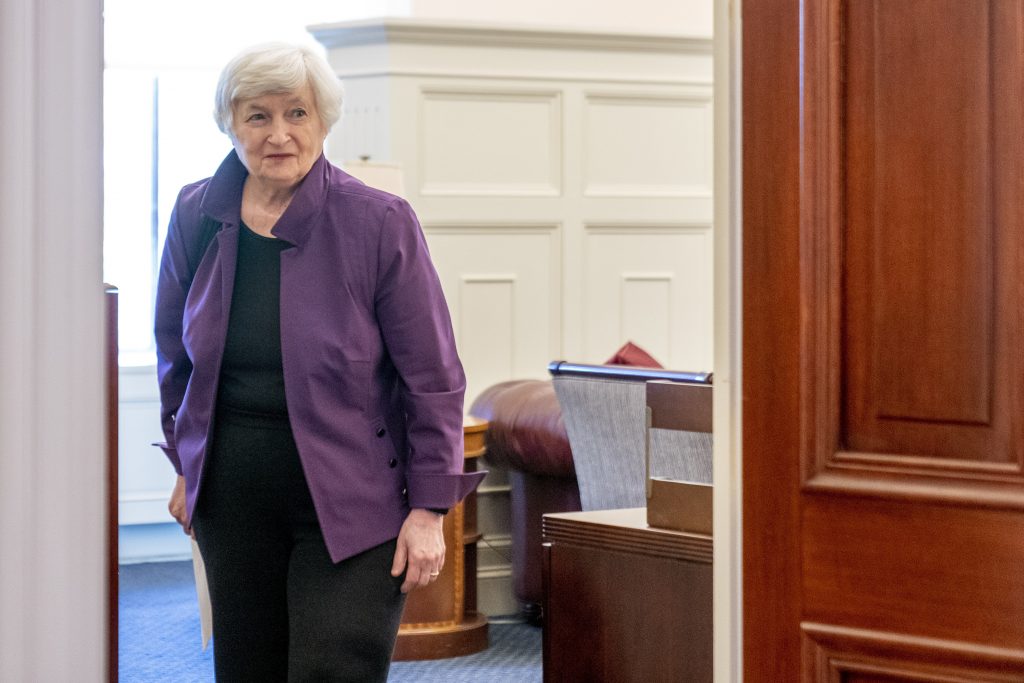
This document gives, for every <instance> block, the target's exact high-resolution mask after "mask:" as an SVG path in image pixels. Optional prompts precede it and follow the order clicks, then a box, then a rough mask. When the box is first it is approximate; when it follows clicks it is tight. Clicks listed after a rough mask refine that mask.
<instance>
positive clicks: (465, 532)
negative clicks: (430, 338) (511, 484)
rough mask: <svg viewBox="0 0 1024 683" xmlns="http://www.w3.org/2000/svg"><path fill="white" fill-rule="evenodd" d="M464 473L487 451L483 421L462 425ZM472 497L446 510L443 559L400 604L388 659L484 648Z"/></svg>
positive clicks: (472, 420)
mask: <svg viewBox="0 0 1024 683" xmlns="http://www.w3.org/2000/svg"><path fill="white" fill-rule="evenodd" d="M462 431H463V440H464V452H465V458H466V463H465V471H467V472H475V471H476V469H477V465H476V464H477V462H478V461H479V459H480V456H481V455H483V454H484V453H485V452H486V450H487V448H486V446H485V445H484V436H485V434H486V433H487V421H486V420H479V419H477V418H474V417H467V418H465V420H464V422H463V427H462ZM479 540H480V533H479V532H478V531H477V527H476V493H475V492H474V493H470V494H469V495H468V496H466V499H465V500H463V501H462V502H461V503H459V504H458V505H457V506H456V507H454V508H453V509H452V510H450V511H449V513H448V515H447V516H446V517H445V520H444V543H445V548H446V549H447V550H446V553H447V557H446V558H445V563H444V569H442V570H441V575H440V576H438V577H437V581H435V582H434V583H432V584H431V585H429V586H427V587H426V588H417V589H416V590H414V591H412V592H411V593H409V597H408V598H407V599H406V601H405V612H403V614H402V623H401V625H400V626H399V628H398V641H397V642H396V643H395V651H394V654H393V655H392V659H394V660H396V661H401V660H411V659H441V658H444V657H458V656H461V655H468V654H472V653H473V652H479V651H480V650H484V649H486V648H487V617H485V616H484V615H482V614H479V613H478V612H477V611H476V543H477V541H479Z"/></svg>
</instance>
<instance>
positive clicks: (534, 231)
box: [425, 223, 561, 404]
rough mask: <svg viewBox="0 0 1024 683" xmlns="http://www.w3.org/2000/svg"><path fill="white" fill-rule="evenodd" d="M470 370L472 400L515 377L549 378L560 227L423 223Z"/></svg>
mask: <svg viewBox="0 0 1024 683" xmlns="http://www.w3.org/2000/svg"><path fill="white" fill-rule="evenodd" d="M425 232H426V235H427V240H428V243H429V245H430V252H431V255H432V257H433V259H434V264H435V266H436V267H437V270H438V274H439V276H440V278H441V284H442V286H443V287H444V290H445V297H446V298H447V299H448V307H449V309H450V310H451V313H452V322H453V325H454V328H455V333H456V337H457V342H458V345H459V354H460V356H461V357H462V362H463V365H464V366H465V368H466V375H467V381H468V387H467V390H466V401H467V404H468V403H470V402H472V400H473V399H474V398H475V397H476V396H478V395H479V394H480V392H482V391H483V390H484V389H486V388H487V387H488V386H490V385H492V384H494V383H496V382H500V381H503V380H506V379H509V378H510V377H543V376H544V371H545V368H546V367H547V363H548V361H549V360H551V358H552V357H553V356H554V355H557V354H558V351H559V338H560V330H559V313H560V303H561V296H560V290H561V286H560V283H561V271H560V264H561V242H560V229H559V226H557V225H503V224H491V225H488V224H485V223H484V224H477V225H472V226H468V225H465V226H457V225H450V224H449V225H435V224H429V223H428V224H427V225H426V227H425Z"/></svg>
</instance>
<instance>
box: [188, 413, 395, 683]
mask: <svg viewBox="0 0 1024 683" xmlns="http://www.w3.org/2000/svg"><path fill="white" fill-rule="evenodd" d="M192 527H193V529H194V530H195V534H196V541H197V542H198V543H199V548H200V550H201V551H202V553H203V559H204V561H205V563H206V573H207V580H208V582H209V585H210V600H211V603H212V608H213V656H214V669H215V670H216V674H217V681H219V683H236V682H237V683H242V682H245V683H259V682H263V681H265V682H267V683H284V682H285V681H287V682H289V683H298V682H299V681H359V682H360V683H364V682H369V681H386V680H387V674H388V669H389V667H390V663H391V652H392V650H393V649H394V645H395V638H396V637H397V633H398V624H399V621H400V620H401V616H402V608H403V607H404V604H405V597H404V595H403V594H402V593H401V591H400V590H399V588H400V586H401V584H402V580H403V578H404V577H402V576H399V577H397V578H396V577H392V576H391V573H390V570H391V563H392V560H393V558H394V551H395V542H394V541H390V542H387V543H384V544H382V545H379V546H377V547H375V548H371V549H370V550H367V551H366V552H363V553H361V554H359V555H356V556H355V557H352V558H349V559H347V560H343V561H342V562H339V563H337V564H335V563H333V562H332V561H331V559H330V556H329V555H328V552H327V547H326V546H325V545H324V540H323V534H322V533H321V531H320V525H319V523H318V521H317V518H316V513H315V511H314V509H313V501H312V498H311V496H310V493H309V487H308V485H307V484H306V479H305V476H304V474H303V471H302V466H301V464H300V462H299V455H298V451H297V449H296V447H295V442H294V440H293V438H292V433H291V430H290V428H289V426H288V421H287V419H285V418H267V417H266V416H262V415H253V414H249V413H244V412H241V411H235V410H227V409H224V408H221V409H219V410H218V411H217V421H216V430H215V436H214V441H213V448H212V449H211V452H210V457H209V460H208V462H207V463H206V470H205V472H204V475H203V484H202V490H201V492H200V497H199V502H198V504H197V506H196V510H195V513H194V515H193V519H192Z"/></svg>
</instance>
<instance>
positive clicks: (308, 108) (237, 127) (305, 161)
mask: <svg viewBox="0 0 1024 683" xmlns="http://www.w3.org/2000/svg"><path fill="white" fill-rule="evenodd" d="M232 111H233V114H234V125H233V130H232V132H233V133H234V135H233V136H232V143H233V144H234V146H235V151H236V152H237V153H238V158H239V159H241V160H242V163H243V164H245V167H246V168H247V169H249V174H250V176H252V178H253V179H255V180H257V181H258V182H259V183H260V184H264V185H267V186H268V188H270V189H278V190H280V189H291V188H293V187H295V185H297V184H298V183H299V182H300V181H301V180H302V179H303V178H304V177H306V173H308V172H309V169H310V168H312V166H313V163H314V162H316V160H317V159H318V158H319V157H320V153H321V152H322V151H323V146H324V139H325V138H326V137H327V130H326V129H325V128H324V124H323V122H322V121H321V120H320V113H319V112H318V111H317V109H316V98H315V97H313V90H312V89H311V88H310V87H309V86H308V85H305V86H303V87H302V88H300V89H298V90H295V91H292V92H287V93H278V94H270V95H262V96H260V97H254V98H252V99H247V100H239V101H237V102H236V103H235V105H234V107H233V110H232Z"/></svg>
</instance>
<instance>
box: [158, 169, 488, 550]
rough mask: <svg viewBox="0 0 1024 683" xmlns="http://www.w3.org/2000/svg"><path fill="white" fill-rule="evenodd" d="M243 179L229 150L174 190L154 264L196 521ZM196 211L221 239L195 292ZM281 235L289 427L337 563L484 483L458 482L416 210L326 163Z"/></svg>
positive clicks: (451, 393)
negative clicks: (420, 511) (413, 512)
mask: <svg viewBox="0 0 1024 683" xmlns="http://www.w3.org/2000/svg"><path fill="white" fill-rule="evenodd" d="M246 175H247V171H246V169H245V167H244V166H243V165H242V163H241V162H240V161H239V159H238V157H237V156H236V155H235V153H234V152H231V153H230V154H229V155H228V156H227V158H226V159H225V160H224V162H223V163H222V164H221V165H220V168H219V169H217V172H216V174H215V175H214V176H213V177H212V178H208V179H207V180H203V181H200V182H198V183H194V184H192V185H188V186H186V187H184V188H183V189H182V190H181V193H180V194H179V196H178V201H177V204H176V205H175V207H174V211H173V213H172V214H171V222H170V227H169V228H168V231H167V241H166V243H165V245H164V252H163V258H162V260H161V263H160V277H159V283H158V286H157V298H156V347H157V359H158V371H159V378H160V400H161V420H162V423H163V430H164V435H165V436H166V439H167V445H166V447H165V448H164V451H165V452H166V453H167V456H168V458H169V459H170V461H171V463H172V464H173V465H174V469H175V470H176V471H177V472H178V474H181V475H184V477H185V482H186V500H187V505H188V514H189V518H191V516H192V513H193V511H194V509H195V504H196V499H197V496H198V492H199V488H200V486H201V485H202V481H201V475H202V472H203V460H204V457H205V455H206V447H207V443H208V442H209V436H210V434H211V428H212V425H211V417H212V415H213V413H214V408H215V406H214V404H215V401H216V396H217V381H218V377H219V375H220V363H221V357H222V355H223V351H224V340H225V337H226V334H227V322H228V314H229V312H230V310H231V294H232V290H233V288H234V279H235V259H236V257H237V252H238V249H237V246H238V231H239V220H240V219H239V215H240V211H241V201H242V185H243V183H244V181H245V178H246ZM201 215H206V216H209V217H211V218H213V219H214V220H216V221H219V222H220V223H222V224H223V227H222V228H221V230H220V232H219V233H217V235H216V237H215V238H214V239H213V241H212V242H211V243H210V246H209V249H208V250H207V251H206V255H205V257H203V258H202V261H201V262H200V263H199V265H198V267H197V270H196V273H195V278H194V280H193V282H192V285H191V289H189V287H188V275H189V265H188V264H189V255H190V254H195V252H196V251H197V250H198V248H199V244H198V242H199V239H200V238H199V232H200V224H201V218H200V216H201ZM273 234H274V235H275V236H277V237H279V238H280V239H283V240H285V241H287V242H289V243H290V244H292V245H294V246H293V247H290V248H287V249H285V250H283V251H282V252H281V353H282V359H283V363H284V385H285V397H286V400H287V402H288V412H289V418H290V421H291V426H292V430H293V432H294V435H295V443H296V445H297V446H298V450H299V457H300V458H301V460H302V465H303V468H304V469H305V472H306V478H307V481H308V482H309V488H310V491H311V493H312V495H313V502H314V504H315V506H316V511H317V516H318V517H319V520H320V526H321V528H322V529H323V534H324V540H325V541H326V543H327V548H328V549H329V550H330V553H331V558H332V559H333V560H334V561H335V562H337V561H340V560H342V559H344V558H346V557H351V556H352V555H355V554H357V553H359V552H361V551H363V550H366V549H367V548H371V547H373V546H375V545H378V544H379V543H383V542H384V541H387V540H390V539H392V538H395V537H396V536H397V535H398V532H399V529H400V528H401V525H402V522H403V521H404V520H405V517H406V515H407V514H408V512H409V509H410V508H447V507H452V506H454V505H455V504H456V503H457V502H458V501H459V500H461V499H462V498H463V497H464V496H465V495H466V494H467V493H469V492H470V491H472V490H473V489H474V488H475V487H476V486H477V485H478V484H479V483H480V480H481V479H482V478H483V476H484V473H482V472H480V473H473V474H463V473H462V466H463V449H462V400H463V393H464V391H465V386H466V382H465V375H464V374H463V371H462V365H461V363H460V362H459V358H458V356H457V355H456V351H455V340H454V336H453V334H452V326H451V320H450V318H449V315H448V307H447V305H446V304H445V300H444V296H443V294H442V293H441V286H440V283H439V281H438V278H437V273H436V272H435V270H434V267H433V265H432V263H431V261H430V256H429V254H428V253H427V246H426V242H425V241H424V238H423V233H422V232H421V230H420V227H419V223H418V222H417V220H416V216H415V214H414V213H413V211H412V209H411V208H410V206H409V204H408V203H407V202H405V201H404V200H402V199H400V198H398V197H395V196H393V195H390V194H387V193H385V192H381V191H379V190H375V189H372V188H369V187H367V186H366V185H364V184H363V183H361V182H360V181H358V180H356V179H355V178H353V177H352V176H350V175H348V174H346V173H344V172H343V171H341V170H339V169H337V168H335V167H334V166H332V165H331V164H330V163H328V162H327V160H326V159H325V158H324V157H323V156H322V155H321V156H320V158H319V159H318V160H317V161H316V163H314V164H313V167H312V169H310V171H309V173H308V174H307V176H306V178H305V179H304V180H303V181H302V184H301V185H300V186H299V188H298V190H297V191H296V193H295V196H294V197H293V198H292V201H291V204H290V205H289V206H288V209H287V210H286V211H285V213H284V215H282V216H281V218H280V220H279V221H278V223H277V225H276V226H275V227H274V229H273ZM195 258H197V257H195ZM197 260H198V258H197Z"/></svg>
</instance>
